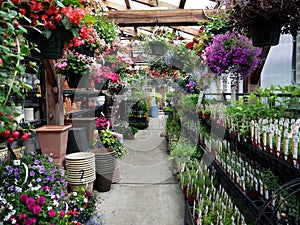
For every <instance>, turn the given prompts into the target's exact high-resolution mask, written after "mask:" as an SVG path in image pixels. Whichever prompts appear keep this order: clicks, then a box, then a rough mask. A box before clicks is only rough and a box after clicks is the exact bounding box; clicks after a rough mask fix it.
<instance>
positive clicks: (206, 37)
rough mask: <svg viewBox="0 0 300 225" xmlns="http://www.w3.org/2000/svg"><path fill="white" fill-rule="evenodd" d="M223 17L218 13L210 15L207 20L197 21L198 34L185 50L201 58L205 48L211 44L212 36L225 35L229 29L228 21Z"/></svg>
mask: <svg viewBox="0 0 300 225" xmlns="http://www.w3.org/2000/svg"><path fill="white" fill-rule="evenodd" d="M225 15H226V14H225ZM225 15H224V13H221V12H220V11H219V12H218V13H216V14H213V15H210V16H209V17H208V18H207V20H202V21H199V22H198V25H199V26H200V29H199V31H198V32H199V34H198V35H196V36H195V37H194V38H193V40H192V41H190V42H188V43H187V44H186V48H188V49H191V50H193V51H194V52H195V53H196V55H197V56H200V57H201V55H202V54H203V53H204V50H205V47H206V46H207V45H208V44H209V43H210V42H211V39H212V38H213V36H214V35H216V34H220V33H225V32H226V31H227V30H228V29H229V23H228V19H227V18H226V16H225Z"/></svg>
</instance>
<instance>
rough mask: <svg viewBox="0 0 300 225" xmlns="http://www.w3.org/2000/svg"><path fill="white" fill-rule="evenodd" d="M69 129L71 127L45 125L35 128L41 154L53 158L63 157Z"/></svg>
mask: <svg viewBox="0 0 300 225" xmlns="http://www.w3.org/2000/svg"><path fill="white" fill-rule="evenodd" d="M69 128H71V125H45V126H42V127H39V128H36V129H35V131H36V134H37V137H38V140H39V143H40V147H41V151H42V153H46V154H51V153H52V154H53V158H57V159H58V158H62V157H65V155H66V152H67V142H68V134H69Z"/></svg>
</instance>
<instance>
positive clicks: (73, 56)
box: [54, 51, 95, 75]
mask: <svg viewBox="0 0 300 225" xmlns="http://www.w3.org/2000/svg"><path fill="white" fill-rule="evenodd" d="M94 63H95V59H94V58H93V57H90V56H86V55H83V54H80V53H78V52H75V51H67V52H66V54H65V55H64V57H63V58H62V59H60V60H59V61H58V62H57V63H56V64H55V65H54V67H55V69H56V72H57V73H59V74H62V75H67V74H68V73H69V72H72V74H78V75H84V74H85V73H86V72H87V71H88V70H92V69H93V67H92V65H93V64H94Z"/></svg>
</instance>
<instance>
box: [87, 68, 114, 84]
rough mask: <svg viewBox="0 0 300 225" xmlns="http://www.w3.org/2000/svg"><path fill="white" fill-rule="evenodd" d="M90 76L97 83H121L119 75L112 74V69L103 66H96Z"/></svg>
mask: <svg viewBox="0 0 300 225" xmlns="http://www.w3.org/2000/svg"><path fill="white" fill-rule="evenodd" d="M90 76H91V77H93V78H94V81H95V82H97V83H102V82H106V81H108V80H111V82H112V83H118V81H119V74H117V73H114V72H112V70H111V69H110V67H108V66H103V65H97V66H94V67H93V68H92V70H91V73H90Z"/></svg>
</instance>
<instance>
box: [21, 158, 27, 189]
mask: <svg viewBox="0 0 300 225" xmlns="http://www.w3.org/2000/svg"><path fill="white" fill-rule="evenodd" d="M22 165H23V166H24V169H25V179H24V181H23V183H22V185H24V184H26V182H27V179H28V166H27V164H25V163H23V162H22Z"/></svg>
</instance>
